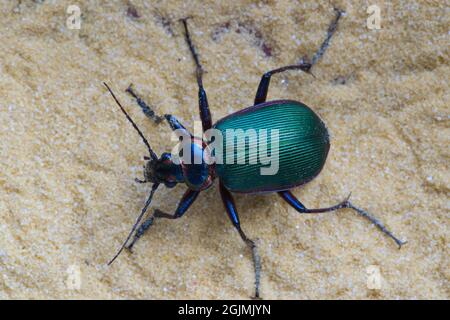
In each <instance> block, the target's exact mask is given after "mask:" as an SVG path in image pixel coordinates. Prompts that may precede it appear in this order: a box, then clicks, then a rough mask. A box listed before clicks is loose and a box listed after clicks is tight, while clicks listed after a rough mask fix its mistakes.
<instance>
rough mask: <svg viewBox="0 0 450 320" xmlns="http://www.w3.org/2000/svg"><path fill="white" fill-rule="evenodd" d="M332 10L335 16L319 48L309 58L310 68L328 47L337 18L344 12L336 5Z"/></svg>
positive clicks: (336, 24) (335, 27) (334, 30)
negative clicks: (310, 58)
mask: <svg viewBox="0 0 450 320" xmlns="http://www.w3.org/2000/svg"><path fill="white" fill-rule="evenodd" d="M334 11H335V12H336V16H335V17H334V19H333V21H332V22H331V24H330V26H329V27H328V31H327V36H326V37H325V40H324V41H323V42H322V44H321V45H320V48H319V49H318V50H317V52H316V53H315V54H314V56H313V58H312V60H311V67H310V68H312V67H313V66H314V65H315V64H316V63H317V61H319V59H320V58H321V57H322V56H323V54H324V53H325V51H326V50H327V48H328V47H329V45H330V40H331V38H332V37H333V35H334V34H335V32H336V30H337V26H338V22H339V19H340V18H341V17H342V15H343V14H344V13H345V11H343V10H341V9H339V8H336V7H335V8H334Z"/></svg>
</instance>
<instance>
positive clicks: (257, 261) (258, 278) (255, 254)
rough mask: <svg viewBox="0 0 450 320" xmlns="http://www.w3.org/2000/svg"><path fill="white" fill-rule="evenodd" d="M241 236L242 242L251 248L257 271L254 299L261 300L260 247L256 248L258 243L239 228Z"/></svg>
mask: <svg viewBox="0 0 450 320" xmlns="http://www.w3.org/2000/svg"><path fill="white" fill-rule="evenodd" d="M238 232H239V235H240V236H241V238H242V240H244V242H245V244H246V245H247V246H248V247H249V248H250V250H251V251H252V257H253V266H254V269H255V295H254V296H253V297H252V299H254V300H259V299H261V297H260V295H259V287H260V283H261V257H260V256H259V253H258V247H257V246H256V243H255V242H254V241H253V240H251V239H249V238H247V236H246V235H245V233H244V232H243V231H242V229H241V228H238Z"/></svg>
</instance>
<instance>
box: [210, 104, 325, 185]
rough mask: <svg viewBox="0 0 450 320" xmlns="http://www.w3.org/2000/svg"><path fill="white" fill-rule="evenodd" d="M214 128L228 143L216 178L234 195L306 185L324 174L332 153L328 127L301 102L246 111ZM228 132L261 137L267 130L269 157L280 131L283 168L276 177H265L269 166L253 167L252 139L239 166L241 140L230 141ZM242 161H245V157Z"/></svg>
mask: <svg viewBox="0 0 450 320" xmlns="http://www.w3.org/2000/svg"><path fill="white" fill-rule="evenodd" d="M213 128H215V129H218V130H220V131H221V133H222V135H223V141H224V142H223V146H224V149H223V150H224V160H223V164H218V163H217V164H216V174H217V176H218V177H220V179H221V181H222V183H223V184H224V185H225V187H226V188H227V189H228V190H230V191H232V192H244V193H254V192H264V191H268V192H269V191H270V192H273V191H280V190H288V189H291V188H293V187H295V186H298V185H301V184H304V183H306V182H308V181H310V180H312V179H313V178H314V177H315V176H317V175H318V174H319V172H320V171H321V170H322V167H323V165H324V164H325V160H326V158H327V154H328V150H329V149H330V141H329V135H328V130H327V128H326V127H325V124H324V123H323V122H322V120H320V118H319V117H318V116H317V115H316V114H315V113H314V111H312V110H311V109H310V108H309V107H307V106H306V105H304V104H302V103H300V102H297V101H290V100H278V101H270V102H266V103H262V104H259V105H257V106H253V107H250V108H246V109H243V110H241V111H238V112H236V113H233V114H231V115H229V116H228V117H225V118H223V119H221V120H219V121H218V122H217V123H216V124H215V125H214V126H213ZM227 129H242V130H244V132H245V131H247V130H248V129H254V130H255V131H256V132H257V133H258V132H260V131H259V130H260V129H266V130H267V142H268V144H267V145H268V147H267V149H268V150H269V155H270V151H271V149H272V141H271V139H270V138H271V134H270V132H271V131H270V130H273V129H278V132H279V148H278V152H279V154H278V159H279V160H278V161H279V165H278V171H277V172H276V174H274V175H262V174H261V168H263V167H269V164H263V163H261V161H259V160H258V161H253V162H254V163H253V164H252V163H250V161H249V160H250V159H249V144H250V140H249V139H248V138H246V141H245V161H244V163H241V164H239V163H237V160H238V158H237V153H238V151H237V150H238V148H237V139H234V142H233V141H230V139H231V138H230V139H228V140H227V133H226V130H227ZM258 141H260V140H258ZM231 143H233V144H234V157H235V158H234V160H235V161H234V163H232V164H229V162H227V161H226V146H227V144H228V145H230V144H231ZM258 144H259V143H258ZM272 151H273V150H272ZM255 154H258V153H254V154H253V155H255ZM241 156H242V153H241ZM252 158H253V160H257V159H255V158H254V157H252ZM240 159H241V160H243V159H242V157H241V158H240Z"/></svg>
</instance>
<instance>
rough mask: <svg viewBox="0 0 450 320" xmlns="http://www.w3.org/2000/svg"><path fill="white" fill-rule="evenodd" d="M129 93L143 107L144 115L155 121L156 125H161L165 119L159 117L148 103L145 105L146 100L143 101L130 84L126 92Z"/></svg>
mask: <svg viewBox="0 0 450 320" xmlns="http://www.w3.org/2000/svg"><path fill="white" fill-rule="evenodd" d="M126 92H127V93H129V94H130V95H131V96H132V97H133V98H135V99H136V102H137V104H138V105H139V106H140V107H141V109H142V111H143V112H144V114H145V115H146V116H147V117H148V118H149V119H150V120H152V121H155V123H156V124H158V123H161V122H162V121H163V120H164V118H163V117H161V116H158V115H157V114H156V113H155V111H153V110H152V108H150V107H149V106H148V104H147V103H145V101H144V100H142V98H141V97H140V96H139V95H138V94H137V93H136V92H134V90H133V85H132V84H130V85H129V86H128V88H127V90H126Z"/></svg>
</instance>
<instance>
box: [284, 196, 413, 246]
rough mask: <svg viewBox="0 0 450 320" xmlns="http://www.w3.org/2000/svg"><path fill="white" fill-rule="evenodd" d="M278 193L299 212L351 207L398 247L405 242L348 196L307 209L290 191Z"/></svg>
mask: <svg viewBox="0 0 450 320" xmlns="http://www.w3.org/2000/svg"><path fill="white" fill-rule="evenodd" d="M278 194H279V195H280V196H281V197H282V198H283V199H284V200H285V201H286V202H287V203H288V204H289V205H290V206H291V207H293V208H294V209H295V210H297V211H298V212H300V213H322V212H330V211H335V210H339V209H346V208H349V209H353V210H355V211H356V212H357V213H358V214H359V215H361V216H362V217H364V218H366V219H368V220H369V221H370V222H372V223H373V224H374V225H375V226H376V227H377V228H378V229H379V230H380V231H381V232H383V233H384V234H386V235H387V236H389V237H390V238H392V239H393V240H394V241H395V243H396V244H397V245H398V247H399V248H401V246H402V245H404V244H405V243H406V241H403V240H400V239H398V238H397V237H396V236H394V234H393V233H392V232H391V231H389V230H388V229H387V228H386V227H385V226H384V224H383V223H382V222H381V221H380V220H378V219H377V218H375V217H374V216H372V215H371V214H369V213H368V212H367V211H365V210H363V209H360V208H358V207H355V206H354V205H353V204H352V203H351V202H350V201H349V200H348V198H349V197H350V196H349V197H347V199H345V200H344V201H342V202H341V203H338V204H337V205H334V206H332V207H328V208H318V209H307V208H306V207H305V206H304V205H303V204H302V203H301V202H300V201H299V200H298V199H297V198H296V197H295V196H294V195H293V194H292V193H291V192H290V191H280V192H278Z"/></svg>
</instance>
